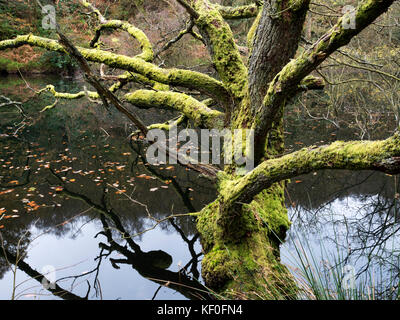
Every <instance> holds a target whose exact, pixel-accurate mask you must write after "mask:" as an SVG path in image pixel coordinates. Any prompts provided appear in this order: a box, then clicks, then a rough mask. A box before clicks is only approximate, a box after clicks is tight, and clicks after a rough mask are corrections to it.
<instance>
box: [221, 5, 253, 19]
mask: <svg viewBox="0 0 400 320" xmlns="http://www.w3.org/2000/svg"><path fill="white" fill-rule="evenodd" d="M215 8H216V9H218V11H219V13H220V14H221V16H222V17H223V18H224V19H248V18H254V17H256V16H257V14H258V12H259V10H260V6H258V5H257V4H255V3H252V4H249V5H243V6H237V7H231V6H222V5H219V4H216V5H215Z"/></svg>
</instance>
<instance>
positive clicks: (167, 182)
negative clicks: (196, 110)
mask: <svg viewBox="0 0 400 320" xmlns="http://www.w3.org/2000/svg"><path fill="white" fill-rule="evenodd" d="M48 82H51V83H53V84H55V86H56V90H59V91H77V90H79V84H77V83H76V82H73V81H68V80H65V79H64V80H62V79H59V78H55V79H48V78H46V79H42V78H35V79H29V83H30V84H31V85H32V86H37V87H43V86H44V85H45V84H47V83H48ZM0 90H1V92H2V93H4V94H6V95H7V96H9V97H10V98H13V99H18V100H19V101H23V102H24V103H23V107H24V111H25V113H26V117H24V116H23V115H21V113H20V112H18V110H16V109H6V110H1V111H0V115H1V116H0V209H1V211H0V212H2V211H3V212H2V214H0V216H2V219H1V220H0V228H1V229H0V232H1V234H2V243H3V247H4V249H0V251H1V254H0V278H2V279H1V280H0V298H1V299H9V298H10V297H11V294H12V289H13V284H15V285H18V287H17V288H16V290H15V297H16V298H19V299H23V298H28V299H32V298H36V299H47V298H49V299H52V298H55V297H58V298H70V299H72V298H76V299H86V298H88V299H152V298H154V299H208V298H212V297H211V296H210V295H208V294H207V293H206V292H205V291H206V289H205V288H204V287H203V286H202V285H201V277H200V261H201V257H202V255H201V247H200V245H199V241H198V234H197V232H196V229H195V224H194V218H193V217H191V216H187V215H183V216H181V215H182V214H187V213H190V212H195V211H197V210H199V209H200V208H202V207H203V205H205V204H207V203H209V202H210V201H212V200H213V199H214V198H215V190H214V187H213V186H212V185H210V183H209V182H208V181H207V180H205V179H202V178H201V177H199V176H198V174H197V173H195V172H192V171H190V170H188V169H186V168H184V167H180V166H168V165H165V166H157V167H154V166H153V167H152V166H148V165H147V164H146V163H145V159H144V157H143V146H142V145H140V143H139V142H137V141H134V140H131V139H128V136H129V134H130V133H131V131H132V130H133V128H132V127H130V124H129V123H128V122H125V120H124V119H122V118H121V116H120V115H119V114H117V113H115V112H113V111H112V110H111V111H106V110H104V109H103V108H102V107H101V106H98V105H96V104H93V103H89V102H86V101H84V100H80V101H75V102H64V103H59V105H58V106H57V108H55V109H54V110H51V111H50V112H46V113H40V112H39V111H40V110H41V109H42V108H43V107H44V106H45V105H48V104H51V103H52V98H51V97H40V98H38V97H35V96H34V95H33V94H32V93H31V92H30V91H29V90H27V89H26V86H25V83H24V82H23V81H21V80H20V79H17V78H7V79H2V80H1V85H0ZM136 112H138V111H136ZM289 112H290V111H289ZM173 116H174V114H173V113H171V112H168V111H163V110H157V111H153V112H152V110H150V111H149V110H148V111H146V112H145V113H144V114H143V115H142V114H141V118H143V119H144V120H145V121H146V122H147V123H150V122H155V121H156V122H162V121H165V120H168V119H170V118H173ZM288 120H289V121H288V123H287V128H286V132H287V146H288V149H289V150H290V149H296V148H299V147H301V146H303V145H308V144H323V143H328V142H330V141H333V140H335V139H337V138H338V137H339V138H340V139H342V140H346V139H349V138H350V137H353V135H352V132H351V130H349V129H346V128H344V129H342V130H339V131H338V130H337V128H334V127H332V126H330V125H329V123H324V122H322V123H321V122H319V123H316V122H309V121H304V119H299V118H296V117H292V116H290V115H289V117H288ZM21 121H25V122H26V126H25V127H24V128H22V129H21V130H20V131H19V135H18V137H15V136H13V133H14V132H15V128H16V126H17V125H18V124H20V123H21ZM387 131H388V128H386V127H384V126H382V132H377V133H376V134H377V136H376V138H379V137H380V135H382V136H384V135H385V134H386V135H387V134H388V132H387ZM398 190H399V181H398V177H396V176H388V175H384V174H380V173H372V172H348V171H328V170H327V171H323V172H318V173H314V174H310V175H307V176H302V177H297V178H296V179H293V181H292V182H291V183H290V184H288V187H287V190H286V200H287V206H288V208H289V215H290V218H291V220H292V221H293V226H292V229H291V231H290V232H289V235H288V239H287V243H285V244H284V245H283V246H282V259H283V260H284V262H286V263H287V264H288V265H290V264H291V263H292V261H290V259H288V258H287V257H288V256H290V254H291V252H292V251H293V246H294V244H295V243H296V241H299V240H302V242H307V243H308V244H309V245H310V247H311V248H312V250H314V251H315V252H316V253H317V256H318V257H320V258H321V260H323V258H324V257H323V255H321V254H320V252H321V247H322V246H323V247H324V248H326V249H327V250H329V251H335V250H337V248H338V247H339V248H340V252H341V255H342V257H343V263H349V264H352V265H354V266H355V267H356V271H357V274H358V275H359V276H360V277H362V274H365V272H364V271H365V270H366V269H371V268H376V267H377V266H379V265H383V266H384V274H382V277H381V278H382V282H384V283H385V284H386V285H387V287H390V286H392V287H395V286H397V283H398V263H397V260H398V258H397V257H398V251H397V248H398V240H397V237H396V235H397V233H398V232H397V231H398V213H397V212H398V199H399V191H398ZM3 208H4V209H3ZM4 210H5V211H4ZM171 215H175V216H174V218H171V219H166V218H167V217H169V216H171ZM145 231H147V232H145ZM6 258H7V259H6ZM17 258H18V260H19V261H18V267H19V271H17V279H16V280H15V281H14V278H13V276H14V274H13V272H12V271H10V270H11V269H12V268H14V267H15V263H14V262H15V261H16V260H17ZM7 260H8V262H9V263H7ZM13 265H14V267H13ZM46 265H52V266H54V267H55V268H56V273H57V277H56V279H57V280H58V281H57V285H58V286H59V287H57V288H56V289H54V290H55V291H54V290H53V292H52V294H53V295H51V294H50V295H49V292H47V291H46V290H43V287H42V286H41V281H42V277H43V276H46V275H44V274H43V273H42V268H43V266H46ZM10 267H11V268H10ZM21 271H22V272H21ZM378 278H379V277H378ZM396 281H397V282H396Z"/></svg>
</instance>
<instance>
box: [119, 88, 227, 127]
mask: <svg viewBox="0 0 400 320" xmlns="http://www.w3.org/2000/svg"><path fill="white" fill-rule="evenodd" d="M124 99H125V100H126V101H128V102H130V103H132V104H133V105H135V106H137V107H139V108H153V107H154V108H171V109H174V110H177V111H179V112H181V113H182V114H184V115H185V116H186V117H188V118H189V119H191V120H192V121H193V122H194V124H195V125H196V126H198V127H202V128H217V129H218V128H223V126H224V117H225V115H224V114H223V113H222V112H219V111H217V110H212V109H210V108H208V107H207V106H206V105H204V104H203V103H201V102H200V101H198V100H196V99H194V98H192V97H190V96H188V95H186V94H183V93H178V92H170V91H151V90H137V91H135V92H133V93H128V94H126V95H125V98H124Z"/></svg>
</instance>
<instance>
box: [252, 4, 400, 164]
mask: <svg viewBox="0 0 400 320" xmlns="http://www.w3.org/2000/svg"><path fill="white" fill-rule="evenodd" d="M393 2H394V0H364V1H362V2H361V3H360V5H359V6H358V8H357V10H356V17H355V18H356V28H355V29H351V28H343V21H345V19H347V18H348V16H343V17H342V18H340V19H339V20H338V22H337V23H336V25H335V26H334V27H333V28H332V29H331V30H330V31H329V32H328V33H326V34H325V35H324V36H323V37H322V38H321V39H319V40H318V41H317V42H316V43H315V44H314V45H313V46H312V47H311V48H310V49H308V50H306V51H305V52H304V53H303V54H301V55H300V56H299V57H298V58H296V59H294V60H292V61H291V62H289V63H288V64H287V65H286V66H285V67H284V68H283V69H282V70H281V71H280V72H279V73H278V74H277V75H276V76H275V78H274V79H273V80H272V81H271V83H270V84H269V87H268V91H267V94H266V95H265V97H264V100H263V102H262V105H261V106H260V107H259V108H258V109H257V110H256V112H254V115H255V117H256V119H255V121H254V125H253V129H254V130H255V141H256V145H257V149H256V150H255V155H256V161H257V160H259V159H260V158H261V157H262V154H263V152H264V148H265V141H266V138H267V133H268V132H269V131H270V130H271V128H272V125H273V123H274V122H275V121H276V120H277V117H278V116H279V111H280V109H281V108H282V105H283V104H284V103H285V101H287V100H288V99H290V98H292V97H293V96H294V95H295V94H296V93H297V88H298V85H299V83H300V82H301V81H302V79H303V78H304V77H305V76H307V75H308V74H309V73H310V72H312V71H313V70H315V69H316V68H317V67H318V66H319V65H320V64H321V63H322V62H323V61H325V59H326V58H327V57H329V56H330V55H331V54H332V53H333V52H335V51H336V50H337V49H338V48H340V47H342V46H344V45H346V44H348V43H349V42H350V40H351V39H352V38H353V37H354V36H356V35H357V34H359V33H360V32H361V31H362V30H364V29H365V28H366V27H367V26H369V25H370V24H371V23H372V22H373V21H374V20H375V19H376V18H377V17H379V16H380V15H381V14H382V13H384V12H385V11H386V10H387V9H388V8H389V7H390V6H391V4H392V3H393Z"/></svg>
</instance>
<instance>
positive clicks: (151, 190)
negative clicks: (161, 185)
mask: <svg viewBox="0 0 400 320" xmlns="http://www.w3.org/2000/svg"><path fill="white" fill-rule="evenodd" d="M157 190H158V188H151V189H150V192H154V191H157Z"/></svg>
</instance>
